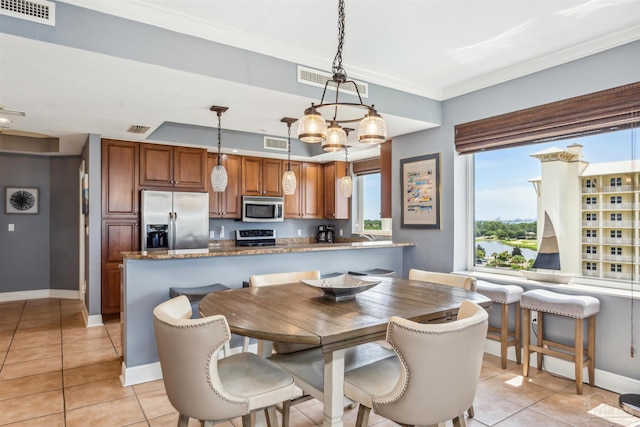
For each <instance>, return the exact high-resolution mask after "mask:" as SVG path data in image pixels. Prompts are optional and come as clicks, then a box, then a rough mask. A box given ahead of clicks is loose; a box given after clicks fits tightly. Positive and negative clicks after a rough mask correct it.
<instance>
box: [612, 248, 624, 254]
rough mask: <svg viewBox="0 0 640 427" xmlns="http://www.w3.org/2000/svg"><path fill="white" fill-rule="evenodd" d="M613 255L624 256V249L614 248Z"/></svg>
mask: <svg viewBox="0 0 640 427" xmlns="http://www.w3.org/2000/svg"><path fill="white" fill-rule="evenodd" d="M611 255H622V248H618V247H612V248H611Z"/></svg>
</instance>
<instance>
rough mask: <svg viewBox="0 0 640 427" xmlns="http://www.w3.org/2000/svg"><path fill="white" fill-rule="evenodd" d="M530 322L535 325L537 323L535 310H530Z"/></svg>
mask: <svg viewBox="0 0 640 427" xmlns="http://www.w3.org/2000/svg"><path fill="white" fill-rule="evenodd" d="M531 323H532V324H533V325H537V324H538V312H537V311H532V312H531Z"/></svg>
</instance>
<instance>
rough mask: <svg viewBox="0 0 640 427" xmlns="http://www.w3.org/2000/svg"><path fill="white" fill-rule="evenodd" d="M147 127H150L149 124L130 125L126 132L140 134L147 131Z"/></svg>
mask: <svg viewBox="0 0 640 427" xmlns="http://www.w3.org/2000/svg"><path fill="white" fill-rule="evenodd" d="M149 129H151V128H150V127H149V126H142V125H131V126H129V129H127V132H129V133H137V134H141V133H147V132H149Z"/></svg>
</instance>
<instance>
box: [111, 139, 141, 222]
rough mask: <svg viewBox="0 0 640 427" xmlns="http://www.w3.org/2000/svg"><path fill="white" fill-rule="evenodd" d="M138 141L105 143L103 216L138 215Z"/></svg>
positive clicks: (127, 216) (132, 216)
mask: <svg viewBox="0 0 640 427" xmlns="http://www.w3.org/2000/svg"><path fill="white" fill-rule="evenodd" d="M138 146H139V144H138V143H137V142H130V141H117V140H112V139H103V140H102V216H103V217H119V218H137V216H138V189H137V180H138V154H139V153H138Z"/></svg>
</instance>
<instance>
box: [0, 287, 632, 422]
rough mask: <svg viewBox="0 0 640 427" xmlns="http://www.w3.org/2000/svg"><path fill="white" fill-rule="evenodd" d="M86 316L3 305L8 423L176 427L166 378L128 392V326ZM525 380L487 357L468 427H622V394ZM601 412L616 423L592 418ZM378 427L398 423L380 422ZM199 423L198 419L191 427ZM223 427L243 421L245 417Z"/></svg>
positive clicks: (306, 413) (350, 414)
mask: <svg viewBox="0 0 640 427" xmlns="http://www.w3.org/2000/svg"><path fill="white" fill-rule="evenodd" d="M81 309H82V306H81V303H80V301H75V300H59V299H41V300H29V301H15V302H2V303H0V425H2V426H5V425H9V426H35V425H38V426H67V427H75V426H92V427H96V426H109V427H112V426H136V427H138V426H151V427H156V426H175V425H176V422H177V417H178V415H177V413H176V411H175V409H174V408H173V407H172V406H171V404H170V403H169V401H168V399H167V397H166V394H165V392H164V387H163V383H162V381H161V380H160V381H154V382H150V383H144V384H139V385H135V386H132V387H122V385H121V383H120V380H119V375H120V366H121V365H120V359H119V357H120V353H121V342H120V325H119V323H118V321H110V322H107V323H106V324H105V326H102V327H94V328H85V327H84V321H83V318H82V310H81ZM520 373H521V367H519V366H517V365H516V364H515V363H513V362H511V363H509V366H508V368H507V369H506V370H502V369H500V365H499V359H498V358H497V357H495V356H492V355H488V354H487V355H486V357H485V360H484V363H483V369H482V373H481V379H480V382H479V385H478V391H477V395H476V400H475V403H474V407H475V414H476V416H475V418H473V419H468V420H467V425H468V426H473V427H475V426H587V425H588V426H594V425H615V420H614V421H611V419H612V418H613V417H614V416H615V415H617V410H616V409H615V408H614V406H615V403H616V402H617V399H618V396H617V395H616V394H615V393H611V392H608V391H606V390H602V389H598V388H592V387H589V386H585V390H584V395H583V396H577V395H576V394H575V386H574V383H573V382H572V381H568V380H565V379H562V378H556V377H554V376H552V375H550V374H548V373H545V372H539V371H537V370H533V371H532V375H531V377H529V378H528V379H527V380H523V378H522V377H521V375H520ZM601 404H604V405H601ZM598 405H601V406H600V408H601V409H604V412H603V413H605V414H609V416H608V418H609V420H603V419H602V418H598V417H596V416H594V415H591V414H590V413H589V411H590V410H591V409H593V408H595V407H597V406H598ZM606 405H610V406H606ZM356 413H357V410H356V409H351V410H347V411H346V413H345V426H352V425H353V424H354V422H355V418H356ZM627 420H628V418H627ZM635 421H637V422H639V424H637V425H640V419H635ZM632 422H633V420H632ZM374 424H375V425H376V426H378V427H387V426H392V425H396V424H394V423H392V422H389V421H388V420H385V419H383V418H381V417H378V416H376V415H375V414H372V415H371V418H370V425H374ZM197 425H199V423H197V422H195V420H191V422H190V423H189V426H197ZM221 425H222V427H240V426H241V425H242V423H241V421H240V419H235V420H232V421H231V422H226V423H223V424H221ZM321 425H322V405H321V403H320V402H318V401H317V400H310V401H307V402H304V403H302V404H299V405H296V406H295V407H294V408H293V409H292V413H291V426H292V427H314V426H321ZM447 425H451V422H448V423H447ZM623 425H633V424H629V423H627V424H623Z"/></svg>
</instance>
